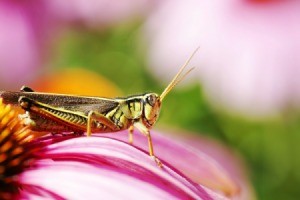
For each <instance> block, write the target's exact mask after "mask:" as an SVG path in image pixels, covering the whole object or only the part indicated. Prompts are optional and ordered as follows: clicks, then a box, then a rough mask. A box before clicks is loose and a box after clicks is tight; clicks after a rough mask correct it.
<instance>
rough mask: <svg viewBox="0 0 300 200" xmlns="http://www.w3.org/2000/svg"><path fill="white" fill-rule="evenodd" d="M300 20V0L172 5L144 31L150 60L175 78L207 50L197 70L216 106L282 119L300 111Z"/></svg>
mask: <svg viewBox="0 0 300 200" xmlns="http://www.w3.org/2000/svg"><path fill="white" fill-rule="evenodd" d="M299 19H300V2H299V1H296V0H291V1H283V0H267V1H259V0H243V1H237V0H232V1H229V2H228V1H221V0H213V1H197V0H188V1H184V2H183V1H164V2H162V3H161V4H160V6H159V8H158V9H157V10H156V11H155V12H153V14H152V16H150V19H149V20H148V22H147V23H146V25H145V29H144V33H145V37H146V40H147V41H148V44H149V46H150V48H149V62H150V64H151V66H152V67H153V70H154V71H155V73H156V74H158V75H159V76H169V74H170V76H171V74H172V73H170V70H173V71H176V70H177V69H178V63H183V61H184V60H185V59H186V58H187V57H188V55H189V54H190V53H191V52H192V51H193V50H194V49H196V47H198V46H200V50H199V52H198V54H197V55H196V56H195V58H194V59H193V61H192V63H191V65H192V66H196V70H197V71H198V76H199V80H200V81H201V83H202V84H203V87H204V89H205V91H206V94H207V96H208V97H209V98H210V99H211V101H212V102H213V103H215V105H219V104H221V105H223V106H225V107H226V108H227V110H230V111H231V112H240V113H243V114H247V115H254V116H260V115H261V116H266V115H272V114H276V113H277V112H278V111H281V110H282V109H284V108H285V107H287V106H289V105H292V106H293V105H296V106H299V99H300V87H299V85H300V82H299V80H300V79H299V75H300V67H299V66H300V54H299V52H300V37H299V35H300V23H299ZM174 73H175V72H174ZM169 78H170V77H168V79H169Z"/></svg>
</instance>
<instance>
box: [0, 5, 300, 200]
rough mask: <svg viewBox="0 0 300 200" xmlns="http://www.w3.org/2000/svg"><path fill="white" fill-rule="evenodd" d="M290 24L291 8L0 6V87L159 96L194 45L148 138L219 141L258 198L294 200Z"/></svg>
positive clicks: (295, 71)
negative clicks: (170, 134)
mask: <svg viewBox="0 0 300 200" xmlns="http://www.w3.org/2000/svg"><path fill="white" fill-rule="evenodd" d="M299 21H300V1H297V0H289V1H287V0H239V1H238V0H230V1H222V0H211V1H204V0H202V1H201V0H187V1H180V0H166V1H158V0H157V1H153V0H152V1H150V0H124V1H121V2H120V1H114V0H110V1H108V0H90V1H84V0H73V1H72V2H70V1H59V0H51V1H38V0H24V1H13V0H10V1H9V0H7V1H0V88H1V90H19V89H20V87H21V86H22V85H28V86H30V87H32V88H33V89H34V90H36V91H48V92H59V93H75V94H86V95H100V96H107V97H114V96H126V95H131V94H138V93H144V92H147V91H154V92H157V93H160V92H161V91H162V90H163V89H164V87H165V86H166V85H167V84H168V82H169V81H170V80H171V79H172V77H173V76H174V75H175V74H176V72H177V71H178V69H179V67H180V66H181V65H182V64H183V63H184V62H185V60H186V59H187V58H188V57H189V56H190V55H191V53H192V52H193V51H194V50H195V49H196V48H197V47H200V49H199V51H198V52H197V54H196V55H195V57H194V58H193V60H192V61H191V63H190V66H191V67H196V69H195V70H194V71H193V72H192V73H191V74H190V75H189V76H188V77H187V78H186V80H184V81H183V82H182V83H180V85H178V86H177V87H176V88H175V89H174V91H172V92H171V93H170V94H169V95H168V97H167V98H166V99H165V100H164V101H165V102H164V104H163V109H162V113H161V117H160V119H159V122H158V124H157V126H156V127H155V129H166V130H175V129H178V130H184V131H181V132H185V133H186V134H194V135H197V134H198V135H206V136H207V137H210V138H213V139H215V140H218V141H220V142H222V143H224V144H225V145H227V146H230V148H232V149H233V150H234V151H235V152H237V153H239V154H240V155H241V157H242V158H243V159H244V161H245V163H246V166H247V168H248V170H249V176H250V180H251V183H252V184H253V186H254V189H255V193H256V195H257V198H258V199H272V200H279V199H298V198H299V196H300V190H299V185H300V170H299V169H300V159H299V153H300V145H299V144H300V114H299V113H300V112H299V106H300V23H299ZM179 132H180V131H179Z"/></svg>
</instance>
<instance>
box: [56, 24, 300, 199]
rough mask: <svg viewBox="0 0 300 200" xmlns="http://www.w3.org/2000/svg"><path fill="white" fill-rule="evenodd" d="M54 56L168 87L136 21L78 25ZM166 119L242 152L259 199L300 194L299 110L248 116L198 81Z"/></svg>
mask: <svg viewBox="0 0 300 200" xmlns="http://www.w3.org/2000/svg"><path fill="white" fill-rule="evenodd" d="M51 59H52V60H51V62H50V65H51V67H52V69H53V68H54V69H55V68H56V69H58V68H62V67H85V68H88V69H90V70H92V71H95V72H97V73H100V74H101V75H104V76H106V77H107V78H108V79H110V80H111V81H113V82H114V83H116V84H117V85H118V86H119V87H120V88H121V89H122V90H123V92H124V94H125V95H131V94H137V93H144V92H146V91H154V92H158V93H159V92H161V91H162V90H163V88H164V87H165V85H164V84H162V83H161V82H160V81H159V80H157V79H155V78H154V77H153V76H152V74H151V73H150V70H149V68H147V66H146V61H145V49H143V48H142V46H141V44H140V41H139V37H138V26H136V25H132V26H124V27H118V28H116V29H111V30H106V31H105V32H101V33H99V32H98V31H87V30H84V31H81V30H80V29H73V30H71V31H68V32H66V33H65V34H64V36H63V37H62V38H60V39H59V40H57V41H56V43H55V45H54V48H53V56H51ZM180 65H181V63H178V66H180ZM74 81H76V80H74ZM77 81H80V80H77ZM164 82H165V81H164ZM91 87H93V86H92V85H91ZM162 124H163V125H168V126H172V127H180V128H183V129H186V130H189V131H192V132H195V133H199V134H206V135H209V136H211V137H214V138H216V139H218V140H221V141H222V142H223V143H225V144H226V145H228V146H231V148H233V149H234V150H236V151H238V152H239V153H240V154H242V156H243V157H244V159H245V162H246V164H247V166H248V168H249V171H250V177H251V180H252V183H253V185H254V188H255V190H256V193H257V196H258V199H270V200H282V199H298V197H300V190H299V189H298V187H299V185H300V170H299V169H300V159H298V157H299V155H298V153H299V152H300V143H299V142H300V116H299V114H297V113H296V112H293V111H289V112H287V113H283V114H282V115H281V116H279V117H278V118H276V119H266V120H261V121H251V120H247V119H243V118H241V117H238V116H233V115H230V114H227V113H224V112H222V111H220V110H216V109H213V108H212V107H211V106H210V105H209V103H208V102H207V100H206V99H205V96H204V94H203V92H202V90H201V86H200V85H198V84H196V83H195V84H194V85H191V86H188V87H185V88H184V89H175V90H174V91H172V92H171V93H170V94H169V96H168V97H167V98H166V100H165V102H164V105H163V109H162V113H161V117H160V119H159V123H158V124H157V125H158V126H162Z"/></svg>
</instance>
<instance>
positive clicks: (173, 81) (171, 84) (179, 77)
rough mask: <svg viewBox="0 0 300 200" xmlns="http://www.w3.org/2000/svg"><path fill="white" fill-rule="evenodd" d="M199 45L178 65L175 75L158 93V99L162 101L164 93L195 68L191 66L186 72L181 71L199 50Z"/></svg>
mask: <svg viewBox="0 0 300 200" xmlns="http://www.w3.org/2000/svg"><path fill="white" fill-rule="evenodd" d="M199 48H200V47H198V48H197V49H196V50H195V51H194V52H193V53H192V55H191V56H190V57H189V58H188V59H187V60H186V61H185V63H184V64H183V65H182V66H181V67H180V69H179V71H178V72H177V74H176V75H175V77H174V78H173V79H172V81H171V82H170V83H169V85H168V86H167V87H166V88H165V90H164V91H163V92H162V93H161V95H160V101H162V100H163V99H164V98H165V97H166V95H167V94H168V93H169V92H170V91H171V90H172V89H173V88H174V87H175V86H176V85H177V84H178V83H179V82H181V81H182V80H183V79H184V78H185V77H186V76H187V75H188V74H189V73H190V72H191V71H192V70H193V69H195V68H194V67H192V68H191V69H189V70H188V71H187V72H185V73H184V74H182V73H183V70H184V69H185V68H186V67H187V66H188V64H189V63H190V61H191V60H192V58H193V57H194V55H195V54H196V52H197V51H198V50H199Z"/></svg>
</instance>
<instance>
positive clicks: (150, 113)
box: [142, 93, 161, 128]
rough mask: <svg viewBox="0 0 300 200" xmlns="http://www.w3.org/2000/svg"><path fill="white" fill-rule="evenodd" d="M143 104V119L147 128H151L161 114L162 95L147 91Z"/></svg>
mask: <svg viewBox="0 0 300 200" xmlns="http://www.w3.org/2000/svg"><path fill="white" fill-rule="evenodd" d="M143 105H144V109H143V116H144V117H142V121H143V124H144V125H145V126H146V127H147V128H150V127H152V126H153V125H154V124H155V122H156V120H157V118H158V116H159V112H160V106H161V101H160V97H159V96H158V95H157V94H155V93H147V94H145V95H144V97H143Z"/></svg>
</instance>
